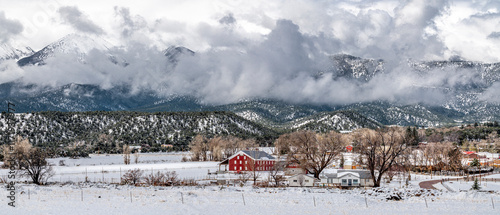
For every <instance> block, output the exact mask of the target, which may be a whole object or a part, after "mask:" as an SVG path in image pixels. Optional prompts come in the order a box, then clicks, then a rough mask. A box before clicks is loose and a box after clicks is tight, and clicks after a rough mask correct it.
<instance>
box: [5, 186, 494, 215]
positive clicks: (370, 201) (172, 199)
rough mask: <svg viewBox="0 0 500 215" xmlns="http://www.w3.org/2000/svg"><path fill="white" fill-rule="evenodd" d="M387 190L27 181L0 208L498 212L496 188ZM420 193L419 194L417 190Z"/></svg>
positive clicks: (171, 211) (39, 210)
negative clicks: (12, 203) (394, 195)
mask: <svg viewBox="0 0 500 215" xmlns="http://www.w3.org/2000/svg"><path fill="white" fill-rule="evenodd" d="M28 190H29V191H28ZM391 190H392V188H388V189H385V190H384V189H383V190H382V191H380V192H376V191H373V190H368V191H365V190H362V189H358V190H338V189H319V188H313V189H311V188H259V189H254V188H252V187H249V186H246V187H228V188H227V187H224V188H223V189H221V187H218V186H207V187H147V188H146V187H129V186H115V185H103V186H101V187H99V186H97V185H93V186H91V185H88V184H87V185H85V186H82V187H81V188H80V187H78V186H77V185H67V186H48V187H38V186H33V185H25V186H21V187H19V190H18V192H19V193H18V194H17V199H16V200H17V202H16V207H15V208H12V207H9V206H8V205H7V203H8V202H7V201H8V199H7V198H0V211H2V212H1V213H2V214H500V196H499V194H498V193H496V194H491V193H481V192H458V193H451V192H441V191H433V192H429V191H424V192H421V191H420V189H412V190H411V191H409V192H407V193H410V194H411V195H412V196H408V197H404V200H401V201H393V200H386V197H387V195H388V194H387V193H386V192H388V191H391ZM401 191H402V190H401ZM28 192H29V195H28ZM392 192H397V191H392ZM405 193H406V192H405ZM418 193H421V194H420V195H421V196H416V195H419V194H418ZM0 195H2V196H6V195H7V194H6V191H5V190H2V191H0ZM365 197H366V198H365ZM492 201H493V203H494V204H496V205H495V208H494V207H493V205H492Z"/></svg>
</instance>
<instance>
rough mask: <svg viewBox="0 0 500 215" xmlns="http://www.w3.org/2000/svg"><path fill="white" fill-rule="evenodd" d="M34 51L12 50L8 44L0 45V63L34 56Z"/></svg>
mask: <svg viewBox="0 0 500 215" xmlns="http://www.w3.org/2000/svg"><path fill="white" fill-rule="evenodd" d="M34 53H35V51H33V49H31V48H30V47H24V48H14V47H13V46H12V45H10V44H6V43H4V44H0V61H3V60H18V59H20V58H23V57H26V56H30V55H32V54H34Z"/></svg>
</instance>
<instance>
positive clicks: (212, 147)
mask: <svg viewBox="0 0 500 215" xmlns="http://www.w3.org/2000/svg"><path fill="white" fill-rule="evenodd" d="M224 142H225V140H223V138H222V137H220V136H216V137H214V138H211V139H209V140H208V142H207V144H208V148H209V149H208V150H209V152H210V153H208V160H210V161H221V160H222V156H223V155H222V147H223V146H222V145H225V144H223V143H224Z"/></svg>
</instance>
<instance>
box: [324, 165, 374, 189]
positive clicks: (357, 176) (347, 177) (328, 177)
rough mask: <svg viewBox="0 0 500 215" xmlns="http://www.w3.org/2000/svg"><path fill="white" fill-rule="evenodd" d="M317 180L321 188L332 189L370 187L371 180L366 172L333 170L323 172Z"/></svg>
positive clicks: (371, 184)
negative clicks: (329, 187) (330, 187)
mask: <svg viewBox="0 0 500 215" xmlns="http://www.w3.org/2000/svg"><path fill="white" fill-rule="evenodd" d="M319 178H320V179H321V182H320V185H321V186H333V187H371V186H373V180H372V178H371V175H370V172H369V171H367V170H355V169H350V170H341V169H339V170H336V171H335V170H334V171H328V172H323V173H322V174H321V175H320V176H319Z"/></svg>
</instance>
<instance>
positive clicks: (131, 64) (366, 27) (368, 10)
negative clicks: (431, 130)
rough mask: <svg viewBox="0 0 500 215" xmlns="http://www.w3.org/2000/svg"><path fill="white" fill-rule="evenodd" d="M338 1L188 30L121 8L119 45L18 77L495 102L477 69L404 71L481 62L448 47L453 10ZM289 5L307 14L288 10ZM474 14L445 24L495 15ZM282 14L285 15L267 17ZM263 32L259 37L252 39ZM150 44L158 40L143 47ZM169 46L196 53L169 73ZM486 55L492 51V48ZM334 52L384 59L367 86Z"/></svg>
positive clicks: (327, 100)
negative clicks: (470, 95)
mask: <svg viewBox="0 0 500 215" xmlns="http://www.w3.org/2000/svg"><path fill="white" fill-rule="evenodd" d="M341 2H342V4H339V5H340V6H338V7H337V5H332V4H326V3H321V2H312V3H311V2H309V1H307V2H302V4H301V3H300V1H299V3H297V2H294V3H293V4H292V3H290V4H292V5H286V4H285V6H284V8H283V13H282V14H279V15H276V14H265V13H256V14H253V13H244V12H238V11H231V12H225V15H224V16H223V17H222V18H220V15H219V16H216V17H217V18H215V19H214V20H207V21H206V22H199V23H194V24H193V23H189V24H187V23H185V22H182V21H178V20H170V19H167V18H161V19H153V21H151V20H147V19H146V18H144V17H143V16H141V15H136V14H133V13H131V11H130V9H129V8H126V7H115V8H114V12H115V18H116V19H117V22H116V23H117V24H116V26H115V27H117V29H118V31H119V34H120V37H121V39H123V40H124V41H126V42H124V44H125V45H124V46H123V47H120V48H112V49H110V50H100V51H98V50H93V51H91V52H89V53H87V54H86V56H85V58H86V59H85V62H86V63H85V64H82V63H79V62H78V60H77V59H78V58H79V57H80V56H77V55H74V56H73V55H71V54H69V55H68V54H66V55H60V56H56V57H54V58H51V59H49V60H47V62H46V63H47V64H46V65H44V66H41V67H25V68H23V69H24V70H25V72H24V78H23V80H24V81H25V82H28V83H37V84H45V85H50V86H61V85H64V84H69V83H81V84H96V85H99V86H101V87H102V88H104V89H109V88H112V87H114V86H120V85H129V86H131V87H132V89H133V93H135V92H139V91H141V90H153V91H156V92H157V93H158V94H159V95H161V96H169V95H173V94H175V95H187V96H194V97H196V98H197V99H199V100H200V101H202V102H205V103H211V104H227V103H233V102H237V101H239V100H243V99H252V98H267V99H277V100H284V101H289V102H295V103H315V104H351V103H357V102H369V101H378V100H384V101H392V102H398V103H402V104H413V103H426V104H444V103H446V102H447V101H448V100H450V99H453V96H455V95H457V94H460V93H463V92H457V91H456V89H459V88H460V89H476V87H479V88H481V89H486V91H485V92H484V93H483V97H482V99H484V100H488V101H489V100H491V101H497V99H495V98H498V97H495V95H496V94H495V93H494V92H498V89H500V87H499V85H498V84H496V83H490V82H487V81H485V80H484V79H483V78H482V77H481V76H479V75H478V74H479V73H478V72H477V71H474V70H470V69H461V68H457V67H454V66H450V67H444V68H436V69H432V68H430V67H429V68H427V67H426V68H427V69H426V70H425V71H417V70H416V69H415V68H412V66H411V65H410V64H411V63H418V62H421V61H429V60H444V59H448V58H449V57H452V56H456V55H458V56H463V55H466V56H465V59H477V58H479V57H484V56H485V53H484V52H476V51H471V53H468V52H466V51H467V50H465V49H463V48H461V47H459V46H457V45H458V44H461V43H463V42H461V41H463V40H460V38H458V39H457V38H456V37H460V36H461V35H460V34H457V35H458V36H457V35H452V34H448V33H449V32H452V31H451V30H450V29H447V28H446V26H445V25H444V24H446V23H448V21H449V20H454V19H452V18H455V17H452V16H451V15H450V14H453V13H454V11H453V4H450V3H449V2H448V1H444V0H441V1H432V2H427V1H419V0H410V1H401V2H400V3H399V4H398V6H396V7H394V8H393V9H394V10H384V9H383V8H382V6H383V5H382V6H380V5H378V4H381V2H384V1H374V2H373V4H370V6H363V7H360V6H359V5H365V4H363V3H366V2H371V1H360V2H361V3H359V5H358V4H355V3H352V2H351V1H341ZM346 4H347V6H345V5H346ZM353 5H354V6H353ZM298 6H300V7H298ZM348 6H349V7H348ZM297 7H298V8H301V9H302V8H303V9H304V10H305V11H307V13H298V12H297V13H294V11H293V8H297ZM372 7H373V8H372ZM475 7H478V8H481V7H485V6H484V5H479V6H475ZM257 8H258V7H257ZM254 12H255V11H254ZM295 12H296V11H295ZM71 14H74V13H71ZM219 14H220V13H219ZM477 14H480V13H472V14H470V15H468V16H466V17H465V18H460V19H459V18H456V19H458V21H456V22H455V23H452V24H454V26H456V28H457V29H461V31H460V32H466V33H467V32H468V31H465V30H464V31H462V30H463V29H466V27H470V26H475V25H478V24H485V23H484V22H483V21H484V20H486V19H488V20H491V19H493V20H496V19H497V18H496V17H495V16H493V15H484V14H486V13H484V14H483V16H480V15H477ZM281 16H284V17H286V18H281V19H279V18H278V19H277V18H270V17H281ZM448 16H449V17H448ZM235 17H237V18H238V20H236V18H235ZM249 17H250V18H249ZM450 17H451V18H450ZM485 25H489V24H488V23H486V24H485ZM255 29H256V30H255ZM262 29H265V30H266V31H262V32H266V33H255V32H261V30H262ZM311 29H312V30H311ZM492 29H497V28H488V31H489V32H488V33H485V32H481V34H480V35H482V37H481V38H482V39H484V41H481V42H482V43H481V45H485V46H486V45H488V44H490V41H489V40H488V41H486V39H485V38H486V36H488V35H489V36H488V38H490V39H491V38H492V39H495V38H498V35H497V34H498V32H493V33H492V32H491V30H492ZM452 30H453V29H452ZM158 38H159V40H160V41H161V43H159V44H158V43H152V42H151V41H156V40H158ZM165 38H168V39H165ZM450 38H451V39H450ZM471 38H476V37H471ZM477 38H479V37H477ZM193 41H194V42H193ZM169 42H170V43H169ZM472 42H475V43H472ZM472 42H471V44H472V45H474V44H478V43H477V42H476V41H472ZM483 43H484V44H483ZM151 44H153V45H151ZM186 44H187V45H186ZM193 44H195V45H193ZM155 45H156V46H155ZM162 45H163V46H162ZM169 45H186V46H187V48H190V49H193V50H194V51H196V54H195V55H194V56H191V55H185V56H182V57H181V59H179V61H178V63H177V65H176V66H175V67H173V66H172V63H171V62H168V59H167V58H166V57H165V56H164V55H163V50H164V49H165V48H166V47H168V46H169ZM467 45H469V44H467ZM489 50H493V51H491V52H490V53H496V52H495V51H494V48H490V49H489ZM342 53H343V54H350V55H354V56H359V57H363V58H367V59H383V61H384V65H383V67H384V70H383V71H382V72H381V73H379V74H377V75H375V76H374V77H373V78H372V79H371V80H368V81H360V80H353V79H351V78H348V77H345V76H343V74H341V72H342V70H340V69H339V68H336V67H335V66H338V65H335V63H334V62H333V60H332V55H335V54H342ZM476 55H477V56H476ZM110 56H116V57H117V58H119V59H125V60H126V61H127V63H128V66H125V67H124V66H122V65H119V64H115V63H113V62H112V61H110V60H109V57H110ZM488 56H492V57H490V58H489V59H496V58H497V56H495V55H491V54H490V55H488ZM453 59H460V58H459V57H454V58H453ZM375 61H376V60H375ZM71 62H73V63H71ZM354 65H355V66H356V65H357V66H358V67H355V68H352V69H353V70H355V72H356V71H358V72H359V71H360V70H362V65H360V64H354ZM344 66H345V65H344ZM347 66H349V65H347ZM424 67H425V65H424ZM356 75H360V74H358V73H355V74H353V76H356ZM471 91H472V90H471ZM474 93H480V92H475V91H474ZM490 98H491V99H490Z"/></svg>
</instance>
